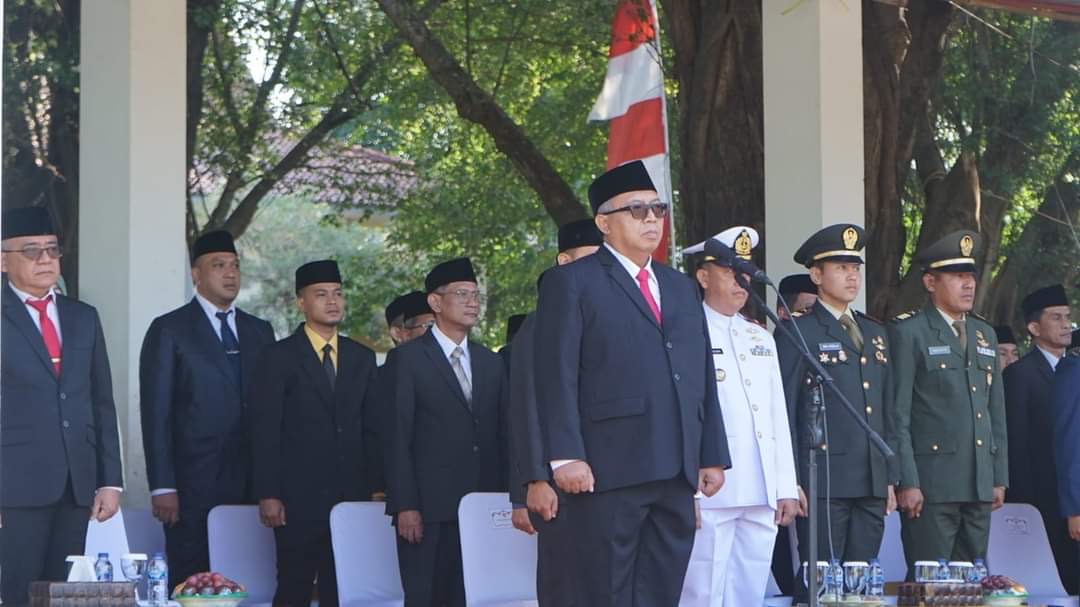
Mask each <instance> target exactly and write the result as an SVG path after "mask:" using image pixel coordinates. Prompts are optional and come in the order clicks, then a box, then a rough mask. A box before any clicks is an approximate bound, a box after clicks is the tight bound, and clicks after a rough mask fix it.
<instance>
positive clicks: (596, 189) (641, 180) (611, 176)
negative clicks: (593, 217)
mask: <svg viewBox="0 0 1080 607" xmlns="http://www.w3.org/2000/svg"><path fill="white" fill-rule="evenodd" d="M641 190H652V191H654V192H655V191H656V186H655V185H654V184H653V181H652V177H649V171H648V170H647V169H646V168H645V163H644V162H642V161H640V160H634V161H632V162H628V163H626V164H621V165H619V166H617V167H615V168H613V169H611V170H609V171H608V172H606V173H604V174H603V175H601V176H599V177H597V178H596V179H594V180H593V182H592V185H590V186H589V205H591V206H592V210H593V213H595V212H596V210H597V209H599V208H600V205H602V204H604V203H605V202H607V201H609V200H611V199H612V198H614V197H616V196H618V195H619V194H623V193H626V192H637V191H641Z"/></svg>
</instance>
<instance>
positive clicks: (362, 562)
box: [330, 502, 405, 607]
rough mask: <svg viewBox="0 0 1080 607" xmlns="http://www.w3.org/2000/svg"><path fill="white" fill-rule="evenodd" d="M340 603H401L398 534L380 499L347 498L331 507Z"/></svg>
mask: <svg viewBox="0 0 1080 607" xmlns="http://www.w3.org/2000/svg"><path fill="white" fill-rule="evenodd" d="M330 540H331V542H332V543H333V545H334V568H335V570H336V571H337V583H338V602H339V603H340V604H341V607H361V606H362V607H401V606H402V605H404V604H405V592H404V591H403V590H402V588H401V574H400V572H399V571H398V560H397V536H396V531H395V529H394V527H393V526H391V524H390V517H389V516H387V515H386V504H383V503H381V502H345V503H341V504H338V505H337V506H334V509H333V510H331V511H330Z"/></svg>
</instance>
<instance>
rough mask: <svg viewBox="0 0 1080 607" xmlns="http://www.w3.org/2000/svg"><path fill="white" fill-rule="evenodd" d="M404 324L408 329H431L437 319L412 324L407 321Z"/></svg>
mask: <svg viewBox="0 0 1080 607" xmlns="http://www.w3.org/2000/svg"><path fill="white" fill-rule="evenodd" d="M402 326H403V327H404V328H405V330H406V331H415V330H417V329H424V330H427V329H430V328H431V327H434V326H435V321H434V320H429V321H426V322H422V323H420V324H418V325H410V324H408V323H406V324H404V325H402Z"/></svg>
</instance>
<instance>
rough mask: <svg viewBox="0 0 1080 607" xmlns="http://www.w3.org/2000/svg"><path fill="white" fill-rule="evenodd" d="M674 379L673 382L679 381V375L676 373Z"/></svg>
mask: <svg viewBox="0 0 1080 607" xmlns="http://www.w3.org/2000/svg"><path fill="white" fill-rule="evenodd" d="M674 377H675V381H679V379H680V378H679V374H678V373H676V374H675V376H674Z"/></svg>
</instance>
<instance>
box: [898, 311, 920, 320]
mask: <svg viewBox="0 0 1080 607" xmlns="http://www.w3.org/2000/svg"><path fill="white" fill-rule="evenodd" d="M918 314H919V311H918V310H908V311H907V312H903V313H901V314H897V315H896V316H894V317H893V320H907V319H909V318H914V317H915V316H917V315H918Z"/></svg>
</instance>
